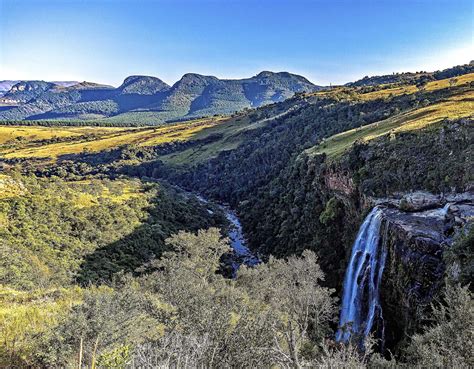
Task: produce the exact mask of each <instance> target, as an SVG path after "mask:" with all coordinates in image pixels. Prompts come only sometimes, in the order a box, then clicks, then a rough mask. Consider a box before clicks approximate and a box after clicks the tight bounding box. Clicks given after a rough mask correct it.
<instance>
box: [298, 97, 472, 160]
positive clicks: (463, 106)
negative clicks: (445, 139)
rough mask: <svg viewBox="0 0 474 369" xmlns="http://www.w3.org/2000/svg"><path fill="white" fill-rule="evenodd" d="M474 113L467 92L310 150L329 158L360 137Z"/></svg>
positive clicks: (396, 131) (350, 131) (362, 139)
mask: <svg viewBox="0 0 474 369" xmlns="http://www.w3.org/2000/svg"><path fill="white" fill-rule="evenodd" d="M473 114H474V91H466V92H464V93H461V94H458V95H455V96H452V97H450V98H448V99H446V100H443V101H441V102H439V103H437V104H434V105H429V106H426V107H422V108H418V109H414V110H411V111H409V112H405V113H402V114H399V115H396V116H395V117H391V118H388V119H386V120H383V121H380V122H376V123H373V124H369V125H366V126H363V127H360V128H355V129H351V130H349V131H345V132H343V133H339V134H337V135H334V136H332V137H330V138H328V139H327V140H325V141H324V142H322V143H321V144H319V145H318V146H315V147H313V148H310V149H308V150H307V151H306V152H307V153H308V154H310V155H316V154H322V153H325V154H326V155H328V156H329V157H337V156H339V155H341V154H342V153H343V152H344V151H346V150H347V149H348V148H350V147H351V146H352V145H353V144H354V143H355V142H356V141H358V140H361V141H369V140H372V139H374V138H376V137H380V136H382V135H385V134H396V133H399V132H404V131H412V130H418V129H422V128H425V127H427V126H429V125H430V124H433V123H436V122H439V121H441V120H443V119H458V118H463V117H469V116H472V115H473Z"/></svg>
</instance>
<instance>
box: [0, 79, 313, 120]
mask: <svg viewBox="0 0 474 369" xmlns="http://www.w3.org/2000/svg"><path fill="white" fill-rule="evenodd" d="M319 89H321V87H320V86H316V85H314V84H312V83H311V82H310V81H308V80H307V79H306V78H304V77H302V76H298V75H295V74H291V73H287V72H280V73H274V72H268V71H265V72H261V73H259V74H258V75H256V76H254V77H251V78H246V79H240V80H222V79H218V78H217V77H213V76H203V75H199V74H193V73H188V74H185V75H184V76H183V77H182V78H181V79H180V80H179V81H178V82H176V83H175V84H174V85H173V86H169V85H167V84H166V83H165V82H163V81H162V80H160V79H159V78H156V77H150V76H130V77H127V78H126V79H125V80H124V82H123V84H122V85H121V86H119V87H118V88H114V87H111V86H106V85H99V84H95V83H90V82H82V83H76V84H74V85H68V86H66V87H65V86H61V85H59V84H58V83H54V82H44V81H21V82H18V83H16V84H14V85H12V86H11V88H10V90H9V91H8V92H7V93H5V94H4V96H3V97H2V98H0V102H1V103H3V104H4V105H5V104H7V105H8V104H10V107H8V108H4V109H3V110H2V111H0V120H43V119H72V120H81V119H84V120H88V119H99V118H100V119H105V120H111V121H120V122H128V121H130V122H136V121H142V122H143V121H145V123H154V124H157V123H163V122H167V121H175V120H180V119H188V118H193V117H200V116H209V115H215V114H231V113H233V112H235V111H239V110H242V109H244V108H253V107H259V106H262V105H265V104H270V103H274V102H279V101H283V100H285V99H287V98H289V97H291V96H293V95H294V94H295V93H298V92H314V91H317V90H319Z"/></svg>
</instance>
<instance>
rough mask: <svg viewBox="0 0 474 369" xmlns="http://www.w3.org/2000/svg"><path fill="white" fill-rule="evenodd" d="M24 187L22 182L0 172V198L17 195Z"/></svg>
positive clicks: (21, 192) (22, 191)
mask: <svg viewBox="0 0 474 369" xmlns="http://www.w3.org/2000/svg"><path fill="white" fill-rule="evenodd" d="M24 191H25V188H24V186H23V184H22V183H19V182H17V181H15V180H14V179H13V178H11V177H10V176H8V175H5V174H0V199H4V198H8V197H14V196H19V195H21V194H23V193H24Z"/></svg>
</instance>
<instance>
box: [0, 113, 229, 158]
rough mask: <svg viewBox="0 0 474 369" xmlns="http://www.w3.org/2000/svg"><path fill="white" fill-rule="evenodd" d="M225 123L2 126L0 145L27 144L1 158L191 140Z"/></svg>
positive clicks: (3, 152)
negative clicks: (16, 140) (14, 141)
mask: <svg viewBox="0 0 474 369" xmlns="http://www.w3.org/2000/svg"><path fill="white" fill-rule="evenodd" d="M221 120H222V119H221V118H218V119H200V120H195V121H191V122H186V123H179V124H175V125H167V126H162V127H153V128H149V127H147V128H103V127H100V128H96V127H59V128H58V127H55V128H46V127H0V143H5V142H7V141H9V140H11V138H12V137H15V136H21V137H23V139H24V140H25V141H26V147H25V145H23V147H18V146H17V147H13V148H3V149H0V155H1V156H3V157H4V158H7V159H12V158H57V157H58V156H60V155H66V154H77V153H81V152H84V151H89V152H99V151H102V150H106V149H111V148H115V147H118V146H121V145H126V144H136V145H141V146H153V145H159V144H162V143H167V142H173V141H183V140H188V139H191V138H192V137H194V136H195V135H196V134H197V133H198V132H199V131H201V130H203V129H205V128H208V127H212V126H214V125H216V124H219V123H220V122H221ZM84 135H88V136H87V137H84ZM71 136H76V137H77V140H71V141H68V142H57V143H48V142H41V141H40V140H47V139H51V138H54V137H71ZM35 141H36V142H35Z"/></svg>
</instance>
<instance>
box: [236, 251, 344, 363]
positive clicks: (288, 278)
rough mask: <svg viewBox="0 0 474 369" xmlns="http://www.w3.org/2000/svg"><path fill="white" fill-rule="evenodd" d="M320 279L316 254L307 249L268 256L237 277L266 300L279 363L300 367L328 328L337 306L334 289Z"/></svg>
mask: <svg viewBox="0 0 474 369" xmlns="http://www.w3.org/2000/svg"><path fill="white" fill-rule="evenodd" d="M323 280H324V274H323V272H322V271H321V269H320V267H319V265H318V263H317V257H316V255H315V254H314V253H313V252H311V251H309V250H306V251H304V252H303V256H302V258H298V257H294V256H293V257H290V258H289V259H288V260H287V261H285V260H277V259H274V258H270V260H269V261H268V263H265V264H262V265H259V266H257V267H255V268H253V269H248V268H244V269H243V270H242V272H241V275H240V276H239V277H238V281H237V282H238V284H239V285H243V286H245V287H246V288H247V289H248V290H249V291H250V296H251V297H252V298H255V299H258V300H260V301H267V302H268V305H269V307H270V309H271V311H272V312H273V316H272V317H271V319H269V324H270V328H271V332H272V335H273V347H271V350H270V351H271V354H272V356H273V357H274V358H275V361H276V362H277V363H279V364H280V365H283V366H288V365H289V366H292V367H294V368H301V367H302V366H303V365H304V364H305V363H306V362H307V361H308V359H309V358H310V357H311V356H312V355H314V354H315V353H316V352H317V351H319V350H320V347H318V345H319V344H320V343H321V342H322V339H323V338H324V337H325V335H326V334H327V333H328V332H329V331H330V327H329V323H330V322H332V321H333V319H334V317H335V316H334V313H335V311H336V309H335V306H334V300H333V299H332V298H331V293H332V292H333V291H332V290H330V289H327V288H324V287H321V286H320V285H319V283H320V282H321V281H323Z"/></svg>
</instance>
